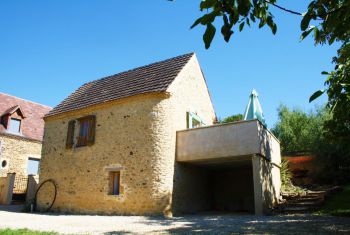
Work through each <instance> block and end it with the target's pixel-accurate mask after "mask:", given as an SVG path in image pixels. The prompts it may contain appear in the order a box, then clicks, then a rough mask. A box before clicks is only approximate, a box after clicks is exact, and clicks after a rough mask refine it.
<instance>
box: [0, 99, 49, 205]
mask: <svg viewBox="0 0 350 235" xmlns="http://www.w3.org/2000/svg"><path fill="white" fill-rule="evenodd" d="M50 110H51V108H50V107H48V106H45V105H41V104H37V103H34V102H31V101H28V100H24V99H21V98H18V97H14V96H11V95H7V94H3V93H0V164H1V165H0V203H5V202H7V203H9V201H8V200H11V198H9V199H8V200H7V199H5V198H4V195H3V194H2V193H1V192H4V191H7V188H8V184H7V183H8V181H9V180H10V179H9V178H8V177H7V176H8V174H10V175H11V176H12V181H13V180H14V182H13V183H14V188H13V193H15V194H25V192H26V186H27V176H28V174H33V175H37V173H38V166H39V160H40V158H41V144H42V137H43V133H44V120H43V117H44V115H45V114H47V113H48V112H49V111H50ZM13 173H15V174H13ZM9 177H10V176H9ZM10 181H11V180H10Z"/></svg>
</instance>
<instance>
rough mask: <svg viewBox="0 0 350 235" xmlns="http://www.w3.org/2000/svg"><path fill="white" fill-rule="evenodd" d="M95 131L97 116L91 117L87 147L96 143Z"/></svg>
mask: <svg viewBox="0 0 350 235" xmlns="http://www.w3.org/2000/svg"><path fill="white" fill-rule="evenodd" d="M95 130H96V116H94V115H91V116H89V134H88V139H87V145H93V144H94V143H95Z"/></svg>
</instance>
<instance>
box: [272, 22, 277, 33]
mask: <svg viewBox="0 0 350 235" xmlns="http://www.w3.org/2000/svg"><path fill="white" fill-rule="evenodd" d="M271 30H272V33H273V34H276V32H277V25H276V24H275V23H273V26H272V29H271Z"/></svg>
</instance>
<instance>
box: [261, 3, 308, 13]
mask: <svg viewBox="0 0 350 235" xmlns="http://www.w3.org/2000/svg"><path fill="white" fill-rule="evenodd" d="M264 2H266V3H268V4H271V5H272V6H274V7H277V8H278V9H280V10H282V11H286V12H289V13H291V14H294V15H299V16H302V15H303V14H302V13H300V12H297V11H292V10H289V9H287V8H284V7H281V6H279V5H277V4H275V3H272V2H270V1H267V0H264Z"/></svg>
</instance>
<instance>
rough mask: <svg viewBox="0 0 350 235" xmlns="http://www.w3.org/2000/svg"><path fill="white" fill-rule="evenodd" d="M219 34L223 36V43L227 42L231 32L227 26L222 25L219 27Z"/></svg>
mask: <svg viewBox="0 0 350 235" xmlns="http://www.w3.org/2000/svg"><path fill="white" fill-rule="evenodd" d="M221 34H222V35H223V36H224V40H225V42H229V41H230V38H231V35H232V34H233V31H232V30H231V28H230V27H228V26H227V25H223V26H222V27H221Z"/></svg>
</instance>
